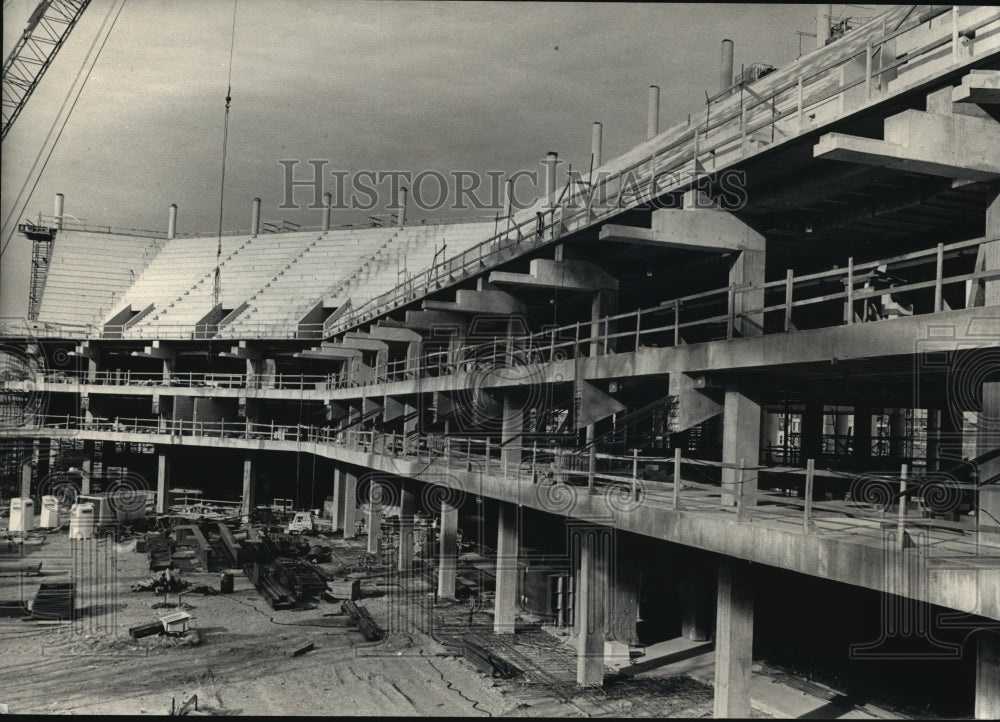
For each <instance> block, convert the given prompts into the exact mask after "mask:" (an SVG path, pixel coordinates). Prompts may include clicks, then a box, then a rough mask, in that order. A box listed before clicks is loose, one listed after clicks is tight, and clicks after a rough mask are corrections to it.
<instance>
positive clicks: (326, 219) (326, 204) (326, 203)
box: [323, 193, 333, 231]
mask: <svg viewBox="0 0 1000 722" xmlns="http://www.w3.org/2000/svg"><path fill="white" fill-rule="evenodd" d="M331 206H333V195H332V194H330V193H324V194H323V230H324V231H328V230H330V210H331Z"/></svg>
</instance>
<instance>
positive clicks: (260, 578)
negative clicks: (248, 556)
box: [243, 562, 295, 609]
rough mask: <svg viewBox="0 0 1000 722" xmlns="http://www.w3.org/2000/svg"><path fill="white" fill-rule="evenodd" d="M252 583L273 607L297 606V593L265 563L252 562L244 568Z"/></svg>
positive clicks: (288, 607)
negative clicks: (276, 578)
mask: <svg viewBox="0 0 1000 722" xmlns="http://www.w3.org/2000/svg"><path fill="white" fill-rule="evenodd" d="M243 571H244V573H245V574H246V576H247V579H249V580H250V582H251V584H253V585H254V587H255V588H256V589H257V591H258V592H260V595H261V596H262V597H264V599H266V600H267V602H268V604H270V605H271V609H291V608H292V607H294V606H295V595H294V594H293V593H292V591H291V590H289V589H288V588H286V587H285V586H284V585H282V584H281V583H280V582H278V581H277V580H275V579H274V577H272V576H271V574H270V572H268V570H267V569H266V568H264V566H263V565H261V564H259V563H257V562H252V563H251V564H247V565H246V567H244V569H243Z"/></svg>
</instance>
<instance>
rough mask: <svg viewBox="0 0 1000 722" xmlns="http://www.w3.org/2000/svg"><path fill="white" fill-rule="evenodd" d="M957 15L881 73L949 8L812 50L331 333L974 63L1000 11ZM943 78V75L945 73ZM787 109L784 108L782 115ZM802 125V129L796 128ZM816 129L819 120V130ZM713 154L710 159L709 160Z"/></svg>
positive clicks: (875, 24) (875, 26) (348, 317)
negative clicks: (896, 82)
mask: <svg viewBox="0 0 1000 722" xmlns="http://www.w3.org/2000/svg"><path fill="white" fill-rule="evenodd" d="M950 11H951V12H952V14H953V27H952V28H950V29H949V28H944V27H940V26H939V27H937V28H934V29H933V31H935V33H936V37H934V39H933V40H931V41H929V42H928V43H926V44H925V45H924V46H922V47H920V48H918V49H916V50H913V51H910V52H908V53H906V54H905V55H904V56H903V57H901V58H899V59H897V60H895V61H893V62H889V63H883V64H881V67H878V68H876V67H874V64H873V58H874V57H875V54H876V53H880V54H881V51H882V48H883V46H884V45H885V44H886V43H888V42H891V41H893V40H895V39H896V38H898V37H900V36H901V35H904V34H905V33H907V32H910V31H911V30H914V29H915V28H917V27H919V26H921V25H923V24H924V23H928V22H929V21H930V20H932V19H933V18H934V17H937V16H939V15H941V14H944V13H946V12H949V8H947V7H945V8H940V9H937V10H932V11H930V12H928V13H924V14H923V15H921V16H919V17H917V18H916V19H913V20H906V17H907V16H908V15H904V16H903V18H904V19H903V20H902V21H901V23H900V25H899V27H898V28H897V29H896V30H894V31H893V32H890V33H888V34H886V33H885V28H884V27H883V28H882V30H881V32H879V21H880V20H881V18H876V19H875V20H874V21H872V22H871V23H868V24H866V25H865V26H863V27H861V28H858V29H857V30H855V31H854V32H852V33H851V34H850V35H848V36H846V37H845V38H843V39H841V40H840V41H838V43H837V44H836V45H834V46H831V47H830V48H824V49H822V50H820V51H817V52H816V53H810V54H809V55H807V56H805V57H804V58H800V59H799V60H798V61H796V62H795V63H793V64H792V65H791V66H790V67H789V68H786V69H782V70H777V71H775V72H773V73H769V74H768V75H767V76H765V77H764V78H762V79H761V80H759V81H758V82H757V83H755V84H753V85H755V86H757V87H758V92H754V93H752V94H751V96H752V97H750V98H746V99H744V98H743V97H742V96H741V95H739V94H736V95H729V96H727V97H724V98H721V99H719V101H718V103H719V104H720V105H721V106H723V109H721V110H719V111H717V112H718V113H719V114H718V115H717V116H716V117H714V118H712V117H711V112H712V108H711V105H709V107H708V108H706V111H705V115H704V128H702V123H701V121H698V122H696V123H695V124H694V127H691V126H690V125H688V126H685V128H687V129H688V130H689V131H690V132H685V130H684V129H683V128H682V127H680V126H679V127H677V128H674V129H672V131H668V133H667V134H662V135H661V136H658V137H657V139H653V140H652V141H647V143H645V144H643V145H640V146H639V148H644V147H645V148H648V150H649V153H648V155H646V156H645V157H643V158H642V159H641V160H639V161H637V162H632V163H629V164H628V165H626V166H625V167H623V168H619V169H617V170H615V171H613V172H612V173H611V174H610V175H608V176H607V177H602V178H601V179H600V180H599V181H598V182H597V183H596V184H594V185H591V186H590V187H589V188H587V189H586V191H584V192H570V193H569V194H565V193H564V195H565V196H566V197H565V198H560V199H559V201H558V203H557V204H556V205H555V207H552V208H545V207H543V206H539V207H536V208H534V209H532V211H533V212H534V213H536V214H537V215H536V216H533V217H528V218H525V219H524V220H521V221H520V222H517V223H516V224H515V225H514V226H513V227H512V228H511V227H508V228H507V229H505V230H504V231H502V232H500V233H497V234H495V235H494V236H492V237H490V238H488V239H487V240H486V241H484V242H483V243H480V244H479V245H477V246H475V247H473V248H471V249H469V250H467V251H465V252H463V253H462V254H460V255H458V256H454V257H452V258H450V259H447V260H446V261H443V262H442V263H440V264H437V265H435V266H433V267H432V268H430V269H428V270H427V271H424V272H423V273H421V274H419V275H417V276H415V277H414V278H413V279H411V280H410V281H408V284H407V286H406V287H400V288H396V289H393V290H391V291H388V292H386V293H384V294H382V295H380V296H377V297H375V298H373V299H371V300H370V301H368V302H367V303H366V304H364V305H363V306H361V307H359V308H357V309H354V310H352V312H350V313H349V314H345V317H344V318H342V319H340V320H338V322H337V324H336V325H335V326H333V327H332V328H331V329H330V330H331V331H332V332H333V333H340V332H342V331H346V330H349V329H350V328H354V327H356V326H358V325H360V324H361V323H364V322H365V321H369V320H371V319H373V318H376V317H377V316H381V315H384V314H385V313H387V312H389V311H391V310H393V309H395V308H398V307H400V306H402V305H405V304H407V303H409V302H411V301H413V300H416V299H417V298H419V297H421V296H423V295H426V294H428V293H431V292H433V291H435V290H438V289H440V288H443V287H445V286H449V285H453V284H455V283H458V282H459V281H462V280H464V279H466V278H469V277H470V276H473V275H476V274H478V273H479V272H480V271H482V270H483V269H485V268H489V267H492V266H494V265H499V264H500V263H501V262H504V261H507V260H510V259H511V258H514V257H516V256H520V255H523V254H524V253H527V252H528V251H531V250H534V249H535V248H538V247H540V246H542V245H545V244H547V243H551V242H555V241H557V240H558V239H559V238H560V237H561V236H562V235H563V234H564V233H567V232H570V231H576V230H580V229H582V228H585V227H587V226H590V225H593V224H595V223H598V222H601V221H605V220H607V219H608V218H610V217H612V216H615V215H618V214H620V213H622V212H624V211H626V210H628V209H630V208H633V207H636V206H639V205H642V204H644V203H646V202H649V201H651V200H653V199H654V198H655V197H658V196H662V195H665V194H667V193H670V192H673V191H677V190H680V189H682V188H684V187H686V186H687V185H689V184H690V182H691V180H692V179H691V178H677V177H674V178H671V179H670V180H669V182H668V183H666V184H665V185H660V183H659V181H660V180H661V179H662V178H665V177H670V176H671V175H674V176H679V175H681V173H682V171H684V170H693V171H694V172H697V171H698V170H699V166H703V167H704V166H707V165H708V162H709V161H708V159H709V158H710V159H711V165H712V168H711V169H712V170H713V171H715V170H718V169H720V167H724V166H725V165H726V164H727V163H731V162H733V161H737V160H742V159H744V158H746V157H747V156H748V155H752V154H753V153H754V152H756V150H751V149H750V148H749V144H748V139H753V134H754V133H755V132H757V131H759V130H764V129H768V128H770V129H771V136H772V139H773V137H774V133H775V132H776V131H777V132H778V133H780V134H781V135H782V136H785V137H786V138H791V137H793V136H796V135H798V134H800V133H801V132H802V131H803V130H804V129H806V125H807V123H806V121H805V115H806V113H807V112H808V111H810V110H812V111H816V109H817V108H818V107H819V106H821V105H824V104H827V103H831V102H833V101H835V100H836V101H838V105H841V106H842V105H843V104H844V103H843V100H844V94H845V93H846V92H847V91H849V90H852V89H854V88H862V87H863V88H864V99H863V101H862V103H861V105H859V106H857V107H853V108H850V109H849V110H850V111H852V112H853V111H855V110H857V109H858V108H859V107H861V106H864V105H869V104H871V103H873V102H876V101H878V100H882V99H884V98H886V97H889V96H890V95H892V94H893V93H890V92H889V91H888V89H886V90H882V89H881V82H880V80H881V77H882V76H883V75H886V74H888V73H890V72H893V71H898V69H899V68H900V67H901V66H904V65H906V64H908V63H913V64H914V65H915V66H917V65H918V61H919V60H920V59H922V58H924V57H926V56H928V55H930V54H932V53H935V52H937V51H938V50H939V49H940V48H942V47H945V46H948V45H949V44H950V45H951V47H952V59H953V65H956V66H957V65H961V64H963V63H965V62H968V60H969V59H968V58H962V57H961V53H960V45H959V43H960V38H962V37H968V36H970V34H974V33H975V31H976V30H977V29H979V28H981V27H984V26H986V25H989V24H991V23H993V22H995V21H996V20H997V18H1000V10H998V11H997V12H996V13H995V14H992V15H990V16H989V17H988V18H986V19H985V20H981V21H977V22H971V21H969V20H968V15H966V19H965V22H964V23H963V21H962V18H961V12H960V8H959V7H958V6H954V7H953V8H950ZM886 17H888V15H887V16H886ZM927 30H928V32H930V31H931V28H929V27H928V28H927ZM862 42H863V43H864V45H863V46H862V45H861V43H862ZM817 57H821V58H822V59H823V60H825V62H821V63H819V67H818V68H817V67H815V64H816V60H817ZM880 57H881V55H880ZM858 58H861V59H862V60H864V63H865V67H864V73H863V75H862V76H861V77H858V78H856V79H853V80H846V79H845V80H844V81H843V82H841V81H840V80H837V81H836V82H835V83H830V82H829V77H830V74H831V71H833V70H835V69H838V68H846V67H848V66H849V65H850V64H851V62H852V61H854V60H855V59H858ZM935 72H938V73H940V72H941V71H940V69H938V70H936V71H935ZM826 86H831V87H826ZM902 89H904V88H897V89H896V91H895V92H897V93H898V92H900V91H901V90H902ZM779 107H781V108H783V110H781V111H780V112H779V111H778V108H779ZM844 112H845V109H843V108H840V109H838V111H837V112H835V113H834V117H837V116H840V115H842V114H843V113H844ZM834 117H831V118H830V120H833V119H834ZM786 119H788V120H789V123H787V124H785V126H784V127H779V126H778V124H779V122H780V121H782V120H786ZM792 119H794V123H791V120H792ZM816 126H818V123H816V124H814V125H813V127H816ZM668 134H669V135H670V136H671V137H670V139H669V140H668V141H667V142H666V144H665V145H661V146H659V147H657V145H658V144H657V140H659V139H660V138H662V137H663V136H664V135H668ZM660 142H661V143H662V141H660ZM726 156H729V159H728V160H727V161H726V162H721V160H720V159H721V158H723V157H726ZM703 157H706V158H705V163H704V164H703V163H702V159H703ZM626 179H628V180H629V181H630V183H629V184H628V187H629V189H630V193H632V194H633V196H634V197H632V198H630V199H629V200H628V201H627V202H626V203H625V204H624V205H622V203H621V201H622V198H621V191H622V187H623V181H624V180H626ZM616 189H617V191H618V193H613V192H612V191H615V190H616ZM595 195H598V196H600V197H605V198H610V197H614V198H615V199H616V201H615V203H614V204H613V207H611V208H604V209H599V208H595V207H594V206H593V199H594V197H595ZM545 216H548V221H545Z"/></svg>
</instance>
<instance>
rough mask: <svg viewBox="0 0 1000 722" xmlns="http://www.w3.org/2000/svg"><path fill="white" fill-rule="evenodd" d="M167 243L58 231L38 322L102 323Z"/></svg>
mask: <svg viewBox="0 0 1000 722" xmlns="http://www.w3.org/2000/svg"><path fill="white" fill-rule="evenodd" d="M166 244H167V241H166V239H163V238H149V237H144V236H127V235H121V234H111V233H97V232H91V231H69V230H63V231H59V232H58V234H57V237H56V241H55V243H54V244H53V247H52V256H51V257H50V259H49V268H48V272H47V276H46V280H45V288H44V292H43V294H42V301H41V306H40V307H39V311H38V320H39V321H42V322H46V323H59V324H70V325H92V324H99V323H100V322H101V321H102V320H103V319H104V317H105V316H106V315H107V314H108V313H109V312H110V311H112V310H115V309H117V308H120V307H122V305H123V300H122V299H123V296H124V294H126V292H127V291H128V290H129V288H130V287H132V286H133V284H134V283H135V282H136V279H138V278H140V277H141V276H142V274H143V272H144V270H145V269H146V268H147V266H148V265H149V264H150V262H151V261H152V260H153V259H154V258H156V257H157V255H158V254H159V253H160V251H161V250H162V249H163V247H164V246H165V245H166Z"/></svg>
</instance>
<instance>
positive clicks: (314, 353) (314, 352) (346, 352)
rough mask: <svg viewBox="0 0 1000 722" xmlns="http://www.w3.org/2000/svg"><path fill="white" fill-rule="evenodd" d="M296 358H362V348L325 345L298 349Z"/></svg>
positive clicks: (326, 359)
mask: <svg viewBox="0 0 1000 722" xmlns="http://www.w3.org/2000/svg"><path fill="white" fill-rule="evenodd" d="M295 358H305V359H314V360H318V361H343V360H345V359H352V358H361V350H360V349H356V348H348V347H345V346H340V345H337V346H324V347H322V348H311V349H308V350H306V351H298V352H297V353H295Z"/></svg>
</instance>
